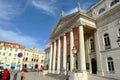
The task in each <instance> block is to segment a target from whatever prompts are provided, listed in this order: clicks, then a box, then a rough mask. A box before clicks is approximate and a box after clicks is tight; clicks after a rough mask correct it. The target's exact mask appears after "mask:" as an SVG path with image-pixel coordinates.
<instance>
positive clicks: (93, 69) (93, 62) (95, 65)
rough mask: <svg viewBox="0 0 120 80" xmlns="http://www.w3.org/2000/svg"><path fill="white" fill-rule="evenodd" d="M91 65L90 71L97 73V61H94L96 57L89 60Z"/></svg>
mask: <svg viewBox="0 0 120 80" xmlns="http://www.w3.org/2000/svg"><path fill="white" fill-rule="evenodd" d="M91 66H92V73H93V74H96V73H97V63H96V59H94V58H93V59H92V60H91Z"/></svg>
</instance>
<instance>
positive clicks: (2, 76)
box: [0, 66, 44, 80]
mask: <svg viewBox="0 0 120 80" xmlns="http://www.w3.org/2000/svg"><path fill="white" fill-rule="evenodd" d="M43 70H44V67H43V66H41V67H40V69H39V71H40V72H42V71H43ZM0 80H10V72H9V70H8V69H4V71H3V72H0ZM20 80H25V72H24V70H22V71H21V72H20Z"/></svg>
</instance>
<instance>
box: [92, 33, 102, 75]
mask: <svg viewBox="0 0 120 80" xmlns="http://www.w3.org/2000/svg"><path fill="white" fill-rule="evenodd" d="M94 37H95V49H96V57H97V74H98V75H104V74H103V71H102V70H103V69H102V58H101V53H100V42H99V40H100V39H99V37H98V31H95V33H94Z"/></svg>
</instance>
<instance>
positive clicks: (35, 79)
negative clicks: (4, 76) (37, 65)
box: [10, 72, 59, 80]
mask: <svg viewBox="0 0 120 80" xmlns="http://www.w3.org/2000/svg"><path fill="white" fill-rule="evenodd" d="M10 80H20V76H19V72H11V79H10ZM25 80H59V79H54V78H53V77H49V76H45V75H43V74H42V73H41V72H26V73H25Z"/></svg>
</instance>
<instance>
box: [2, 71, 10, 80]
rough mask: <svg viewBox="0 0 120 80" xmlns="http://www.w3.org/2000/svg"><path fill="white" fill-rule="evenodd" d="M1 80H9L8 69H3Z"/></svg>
mask: <svg viewBox="0 0 120 80" xmlns="http://www.w3.org/2000/svg"><path fill="white" fill-rule="evenodd" d="M2 80H10V72H9V71H8V69H5V70H4V71H3V73H2Z"/></svg>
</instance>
